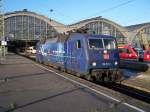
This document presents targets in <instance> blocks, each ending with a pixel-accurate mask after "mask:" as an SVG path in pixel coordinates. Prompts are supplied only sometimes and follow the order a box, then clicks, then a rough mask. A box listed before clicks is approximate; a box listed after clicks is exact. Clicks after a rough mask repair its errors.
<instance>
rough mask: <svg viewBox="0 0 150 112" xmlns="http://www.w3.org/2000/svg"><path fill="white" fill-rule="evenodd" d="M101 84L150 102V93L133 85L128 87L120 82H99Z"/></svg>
mask: <svg viewBox="0 0 150 112" xmlns="http://www.w3.org/2000/svg"><path fill="white" fill-rule="evenodd" d="M99 85H101V86H104V87H107V88H109V89H112V90H115V91H117V92H120V93H122V94H125V95H127V96H130V97H133V98H135V99H138V100H141V101H144V102H146V103H150V93H148V92H145V91H141V90H138V89H135V88H132V87H128V86H125V85H122V84H119V83H111V84H110V83H108V84H106V83H99Z"/></svg>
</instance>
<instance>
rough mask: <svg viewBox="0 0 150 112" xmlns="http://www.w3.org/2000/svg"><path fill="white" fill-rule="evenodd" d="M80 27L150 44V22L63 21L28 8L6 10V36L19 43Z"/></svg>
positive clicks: (131, 41) (95, 32) (132, 41)
mask: <svg viewBox="0 0 150 112" xmlns="http://www.w3.org/2000/svg"><path fill="white" fill-rule="evenodd" d="M78 29H88V32H87V33H89V34H104V35H111V36H114V37H116V39H117V41H118V43H125V44H132V45H134V46H140V42H141V40H142V41H147V42H148V44H150V23H144V24H139V25H132V26H128V27H123V26H121V25H119V24H117V23H115V22H113V21H111V20H108V19H105V18H102V17H95V18H91V19H86V20H83V21H80V22H77V23H75V24H71V25H64V24H62V23H59V22H57V21H55V20H52V19H49V18H47V17H45V16H43V15H40V14H37V13H34V12H30V11H28V10H27V9H24V10H23V11H15V12H11V13H6V14H5V37H6V38H7V40H9V41H15V42H18V43H21V42H23V43H29V42H31V43H32V42H33V43H36V42H37V41H39V40H40V39H43V38H44V39H47V38H52V37H55V36H56V35H57V34H63V33H66V32H68V31H74V30H78ZM142 38H144V39H142ZM23 43H22V44H23Z"/></svg>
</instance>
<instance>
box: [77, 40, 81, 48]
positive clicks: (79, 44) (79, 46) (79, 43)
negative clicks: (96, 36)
mask: <svg viewBox="0 0 150 112" xmlns="http://www.w3.org/2000/svg"><path fill="white" fill-rule="evenodd" d="M76 47H77V48H78V49H79V48H81V41H80V40H78V41H77V42H76Z"/></svg>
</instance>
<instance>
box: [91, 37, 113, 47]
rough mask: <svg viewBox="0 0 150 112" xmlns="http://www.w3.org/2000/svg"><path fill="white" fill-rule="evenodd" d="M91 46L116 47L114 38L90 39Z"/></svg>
mask: <svg viewBox="0 0 150 112" xmlns="http://www.w3.org/2000/svg"><path fill="white" fill-rule="evenodd" d="M89 47H90V48H92V49H116V41H115V40H114V39H106V38H103V39H89Z"/></svg>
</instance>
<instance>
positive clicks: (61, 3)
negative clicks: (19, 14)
mask: <svg viewBox="0 0 150 112" xmlns="http://www.w3.org/2000/svg"><path fill="white" fill-rule="evenodd" d="M2 1H3V8H4V12H5V13H6V12H13V11H21V10H23V9H28V11H32V12H36V13H37V14H41V15H44V16H46V17H48V18H51V19H54V20H56V21H58V22H60V23H63V24H66V25H67V24H73V23H76V22H79V21H81V20H84V19H89V18H93V17H98V16H102V17H103V18H106V19H109V20H111V21H113V22H116V23H118V24H120V25H122V26H129V25H134V24H140V23H145V22H150V0H2ZM51 9H52V10H53V11H50V10H51Z"/></svg>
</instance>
